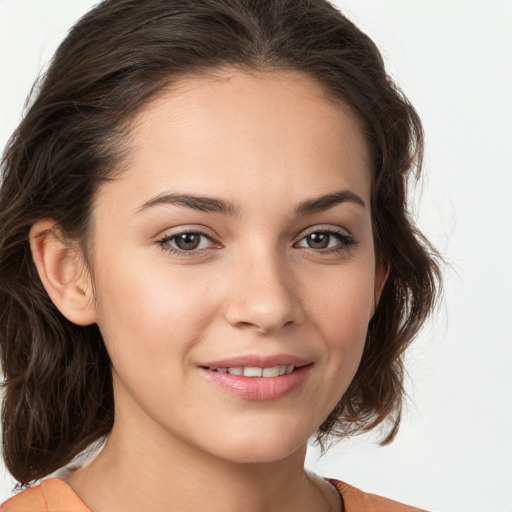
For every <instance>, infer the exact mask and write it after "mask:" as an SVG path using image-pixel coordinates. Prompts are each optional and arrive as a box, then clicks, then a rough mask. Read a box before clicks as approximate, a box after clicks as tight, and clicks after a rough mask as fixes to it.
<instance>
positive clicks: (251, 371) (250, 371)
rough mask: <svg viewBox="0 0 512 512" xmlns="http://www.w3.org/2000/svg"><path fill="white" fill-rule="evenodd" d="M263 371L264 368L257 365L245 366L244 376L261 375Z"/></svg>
mask: <svg viewBox="0 0 512 512" xmlns="http://www.w3.org/2000/svg"><path fill="white" fill-rule="evenodd" d="M262 373H263V369H262V368H258V367H255V366H248V367H247V368H244V377H261V375H262Z"/></svg>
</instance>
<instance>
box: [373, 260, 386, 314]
mask: <svg viewBox="0 0 512 512" xmlns="http://www.w3.org/2000/svg"><path fill="white" fill-rule="evenodd" d="M388 276H389V264H388V263H387V262H385V261H382V260H381V259H380V258H378V259H377V262H376V264H375V281H374V293H373V297H374V303H373V312H374V313H375V310H376V309H377V306H378V305H379V300H380V296H381V293H382V290H383V289H384V285H385V284H386V281H387V279H388Z"/></svg>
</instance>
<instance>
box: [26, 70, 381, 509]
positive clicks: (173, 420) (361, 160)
mask: <svg viewBox="0 0 512 512" xmlns="http://www.w3.org/2000/svg"><path fill="white" fill-rule="evenodd" d="M130 144H131V152H130V156H129V158H128V161H127V162H126V165H125V167H126V170H125V171H123V173H122V174H121V176H120V178H118V179H116V180H114V181H113V182H112V183H108V184H105V185H102V186H101V188H100V191H99V194H98V196H97V198H96V200H95V204H94V208H93V221H94V227H95V229H94V237H93V240H92V247H93V249H92V254H91V255H90V257H91V259H92V262H93V269H94V271H93V273H90V272H84V270H83V267H84V265H83V262H82V263H80V257H79V255H77V253H76V252H75V253H73V251H72V250H71V249H69V245H67V246H65V245H62V246H61V247H60V249H59V247H58V242H54V243H53V242H52V243H48V244H46V245H45V244H44V243H42V242H34V243H33V253H34V260H35V262H36V265H37V266H38V269H39V273H40V275H41V277H42V280H43V282H44V284H45V286H46V288H47V290H48V292H49V294H50V296H51V297H52V299H53V301H54V302H55V304H56V305H57V307H59V309H60V310H61V311H62V313H63V314H64V315H66V316H67V317H68V318H69V319H70V320H72V321H74V322H76V323H79V324H82V325H87V324H90V323H97V324H98V326H99V328H100V330H101V332H102V335H103V338H104V340H105V344H106V347H107V350H108V351H109V354H110V357H111V359H112V364H113V368H114V374H113V375H114V390H115V402H116V416H115V425H114V428H113V431H112V433H111V434H110V436H109V438H108V440H107V442H106V445H105V447H104V449H103V451H102V452H101V453H100V454H99V455H98V456H97V457H96V458H95V459H94V460H93V461H92V462H91V463H89V464H88V465H86V466H84V467H83V468H81V469H79V470H77V471H76V472H74V473H72V474H71V475H70V476H69V477H68V478H67V483H68V484H69V485H70V486H71V487H72V488H73V489H74V490H75V491H76V493H77V494H78V495H79V496H80V497H81V498H82V499H83V501H84V502H85V503H86V504H87V505H88V506H89V507H90V508H91V510H93V512H118V511H119V512H120V511H123V512H135V511H140V510H147V509H149V508H150V509H151V511H152V512H163V511H166V512H167V511H168V510H170V509H172V510H179V511H187V512H195V511H200V510H201V511H203V510H205V508H207V509H208V511H209V512H221V511H222V512H231V511H233V512H235V511H236V512H239V511H240V510H243V511H244V512H262V511H268V510H272V511H273V512H284V511H292V510H293V511H294V512H306V511H313V510H314V511H322V512H331V511H339V510H340V509H341V507H342V505H341V500H340V497H339V496H338V495H337V493H336V492H335V491H334V489H333V488H332V487H331V486H330V484H328V483H327V482H325V481H324V480H322V479H320V478H318V477H314V476H313V475H310V474H307V473H306V472H305V471H304V458H305V453H306V445H307V440H308V438H309V437H310V436H311V435H312V434H313V433H314V432H315V430H316V429H317V428H318V427H319V426H320V425H321V424H322V422H323V421H324V419H325V418H326V417H327V416H328V414H329V413H330V412H331V410H332V409H333V408H334V406H335V405H336V403H337V402H338V401H339V399H340V398H341V396H342V395H343V393H344V392H345V390H346V389H347V387H348V385H349V384H350V381H351V379H352V378H353V376H354V374H355V372H356V370H357V366H358V364H359V361H360V358H361V354H362V350H363V346H364V341H365V335H366V330H367V326H368V322H369V320H370V318H371V316H372V314H373V312H374V310H375V306H376V303H377V301H378V297H379V295H380V291H381V290H382V287H383V285H384V282H385V279H386V269H385V268H384V267H383V266H382V265H380V264H379V263H378V262H377V261H376V259H375V251H374V245H373V237H372V226H371V215H370V206H369V205H370V169H369V164H368V150H367V147H366V143H365V140H364V137H363V134H362V130H361V127H360V124H359V122H358V120H357V118H356V117H355V116H354V115H353V114H352V113H351V111H350V109H348V108H342V107H340V106H337V105H335V104H334V103H333V102H331V101H329V99H327V98H326V96H325V93H324V92H323V90H322V89H321V88H320V87H319V85H318V84H317V83H316V82H315V81H313V80H312V79H311V78H309V77H308V76H305V75H302V74H300V73H292V72H284V71H281V72H274V73H266V74H247V73H243V72H241V71H237V70H233V69H224V70H218V71H217V72H216V73H215V77H212V76H208V77H202V78H199V77H196V78H189V79H186V80H182V81H181V83H180V84H179V87H178V88H177V89H176V88H174V90H169V91H167V92H166V93H165V94H163V95H162V96H161V97H160V98H158V99H156V100H155V101H153V102H152V103H150V104H149V105H147V106H146V107H145V108H144V110H143V111H142V112H141V113H140V114H139V115H138V116H137V117H136V119H135V120H134V122H133V126H132V132H131V140H130ZM185 195H186V196H187V198H186V200H183V197H184V196H185ZM191 196H193V198H196V199H193V200H192V203H193V204H191V200H190V197H191ZM177 197H179V198H180V199H179V201H177V200H176V198H177ZM198 197H200V198H202V199H204V198H205V197H206V198H209V203H208V205H209V206H208V208H206V210H208V211H205V208H202V209H201V208H198V204H199V203H198V201H197V198H198ZM321 197H323V198H324V200H323V206H322V203H321V202H319V201H316V200H317V199H318V198H321ZM212 198H213V199H215V201H217V203H215V201H212V200H211V199H212ZM194 201H195V202H194ZM220 201H222V202H223V205H224V208H223V209H222V208H219V206H218V203H219V202H220ZM214 203H215V204H216V206H215V204H214ZM224 203H226V204H227V207H226V204H224ZM212 204H214V205H213V207H212ZM203 206H204V204H203ZM50 226H51V221H50V220H48V221H42V222H41V223H39V224H38V225H36V226H35V227H34V228H33V233H32V235H33V240H37V234H38V233H42V232H44V230H45V229H48V227H50ZM59 251H60V252H59ZM233 358H238V359H237V360H243V361H249V360H251V361H252V360H253V359H254V358H260V359H261V360H262V361H263V360H264V361H267V360H268V361H273V362H272V363H268V365H269V366H274V365H275V364H278V363H279V361H281V359H283V358H285V359H286V358H295V359H293V360H294V361H295V360H297V361H299V360H300V361H302V363H300V364H299V363H297V364H296V365H295V366H294V367H293V368H292V369H291V370H290V372H291V374H290V375H285V376H279V377H275V378H274V377H273V378H274V381H270V380H269V381H266V382H264V383H263V381H264V380H265V379H264V378H263V377H262V378H260V379H259V380H258V381H257V382H262V384H261V390H259V388H257V386H256V391H255V388H254V386H253V387H251V386H248V385H246V384H247V378H244V377H240V378H238V380H237V378H235V377H230V375H231V370H232V368H231V367H232V366H233V365H235V366H236V365H237V364H238V366H244V367H245V366H253V365H249V364H247V365H245V364H243V363H236V364H235V363H233V364H231V363H229V362H226V364H225V365H226V366H227V367H228V368H225V370H228V369H229V370H230V371H227V372H224V373H225V374H226V375H227V376H226V377H225V380H226V379H227V380H226V381H229V382H230V384H229V386H232V387H231V388H230V387H229V386H228V387H227V388H226V387H225V386H224V387H223V386H222V385H219V373H220V372H219V371H218V370H217V369H216V366H219V365H215V364H213V362H217V363H218V362H219V361H227V360H229V359H231V360H233ZM251 358H252V359H251ZM260 359H258V360H260ZM276 361H277V362H278V363H276ZM301 365H303V367H301V368H302V369H301V371H300V372H299V371H298V366H301ZM262 366H264V364H263V363H262ZM285 366H286V365H285ZM292 366H293V365H292ZM220 367H222V364H220ZM221 369H222V368H221ZM297 375H300V378H299V377H297ZM222 379H224V377H222V378H221V380H222ZM230 379H232V380H233V382H235V381H236V386H238V385H240V386H241V387H242V388H243V393H242V395H241V394H240V391H239V390H235V391H234V388H235V387H236V386H235V385H234V384H233V383H232V382H231V380H230ZM278 379H282V380H279V381H278ZM294 379H295V380H294ZM249 380H250V379H249ZM254 382H256V381H252V383H254ZM269 382H279V383H280V384H276V387H275V388H274V387H273V386H269V385H268V383H269ZM283 382H285V383H286V382H293V386H292V385H290V386H288V387H287V385H281V384H282V383H283ZM244 386H245V387H244ZM258 386H259V384H258ZM246 388H247V389H246ZM276 389H278V390H279V392H277V391H276ZM260 391H261V392H260Z"/></svg>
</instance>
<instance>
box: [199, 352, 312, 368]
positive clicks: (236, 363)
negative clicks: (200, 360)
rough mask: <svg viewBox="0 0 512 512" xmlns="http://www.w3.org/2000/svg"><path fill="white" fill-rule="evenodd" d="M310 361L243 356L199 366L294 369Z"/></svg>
mask: <svg viewBox="0 0 512 512" xmlns="http://www.w3.org/2000/svg"><path fill="white" fill-rule="evenodd" d="M311 363H312V361H311V360H310V359H304V358H303V357H298V356H294V355H291V354H276V355H270V356H262V355H245V356H237V357H230V358H227V359H222V360H220V359H219V360H216V361H211V362H208V363H206V364H202V365H200V366H202V367H204V368H210V369H212V370H215V369H217V368H246V367H257V368H273V367H274V366H281V365H283V366H284V365H286V366H289V365H293V366H295V367H296V368H298V367H301V366H306V365H308V364H311Z"/></svg>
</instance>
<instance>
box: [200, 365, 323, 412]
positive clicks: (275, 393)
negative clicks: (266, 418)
mask: <svg viewBox="0 0 512 512" xmlns="http://www.w3.org/2000/svg"><path fill="white" fill-rule="evenodd" d="M312 366H313V362H312V361H309V360H306V359H301V358H298V357H294V356H274V357H266V358H262V357H241V358H234V359H229V360H223V361H218V362H211V363H209V364H206V365H202V366H201V367H200V369H201V371H202V373H203V375H204V376H205V377H206V378H207V379H208V381H209V382H210V383H211V384H213V385H214V386H215V387H217V388H219V389H221V390H222V391H224V392H228V393H229V394H231V395H235V396H236V397H238V398H242V399H245V400H252V401H258V402H269V401H273V400H277V399H279V398H282V397H284V396H286V395H288V394H291V393H292V392H294V391H295V390H297V389H298V388H300V387H301V386H302V384H303V383H304V382H305V381H306V379H307V377H308V375H309V370H310V369H311V367H312Z"/></svg>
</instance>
